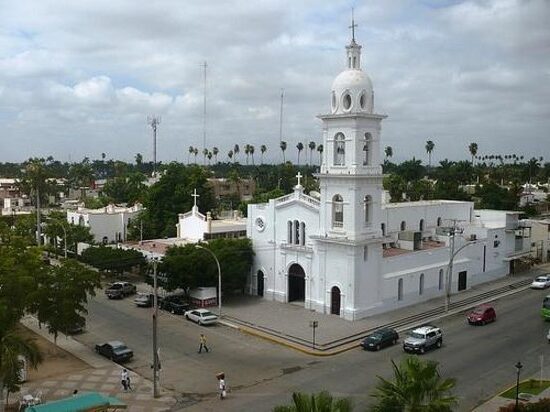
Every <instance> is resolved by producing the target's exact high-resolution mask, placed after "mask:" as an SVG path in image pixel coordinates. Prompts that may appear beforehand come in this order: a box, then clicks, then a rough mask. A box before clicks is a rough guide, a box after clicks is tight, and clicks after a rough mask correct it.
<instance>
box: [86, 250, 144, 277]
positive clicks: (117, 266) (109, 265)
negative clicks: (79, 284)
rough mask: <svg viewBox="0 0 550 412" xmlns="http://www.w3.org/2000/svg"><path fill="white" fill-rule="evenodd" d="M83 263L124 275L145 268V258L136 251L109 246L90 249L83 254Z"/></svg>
mask: <svg viewBox="0 0 550 412" xmlns="http://www.w3.org/2000/svg"><path fill="white" fill-rule="evenodd" d="M81 259H82V261H83V262H85V263H87V264H89V265H91V266H93V267H95V268H97V269H99V270H107V271H112V272H116V273H119V274H123V273H124V271H130V270H132V268H134V267H139V268H144V267H145V265H146V261H145V257H144V256H143V254H141V252H138V251H137V250H134V249H120V248H112V247H108V246H98V247H89V248H87V249H86V250H84V252H82V255H81Z"/></svg>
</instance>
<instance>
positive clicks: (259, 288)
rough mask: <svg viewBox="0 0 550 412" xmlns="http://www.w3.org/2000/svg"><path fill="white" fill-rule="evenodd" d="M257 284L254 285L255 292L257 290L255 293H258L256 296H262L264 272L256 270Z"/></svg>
mask: <svg viewBox="0 0 550 412" xmlns="http://www.w3.org/2000/svg"><path fill="white" fill-rule="evenodd" d="M256 280H257V282H258V283H257V284H256V288H257V289H256V290H257V293H258V296H263V295H264V272H262V271H261V270H258V274H257V279H256Z"/></svg>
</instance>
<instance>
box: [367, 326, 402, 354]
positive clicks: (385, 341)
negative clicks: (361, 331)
mask: <svg viewBox="0 0 550 412" xmlns="http://www.w3.org/2000/svg"><path fill="white" fill-rule="evenodd" d="M398 340H399V334H398V333H397V332H396V330H395V329H392V328H383V329H378V330H376V331H374V332H373V333H371V334H370V335H368V336H367V337H365V339H363V341H362V342H361V343H360V345H361V346H362V347H363V349H365V350H380V349H381V348H385V347H386V346H391V345H395V344H396V343H397V341H398Z"/></svg>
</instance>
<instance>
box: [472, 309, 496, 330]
mask: <svg viewBox="0 0 550 412" xmlns="http://www.w3.org/2000/svg"><path fill="white" fill-rule="evenodd" d="M466 319H468V323H469V324H470V325H485V324H486V323H489V322H494V321H495V320H497V313H496V311H495V308H493V307H492V306H491V305H481V306H478V307H477V308H475V309H474V310H473V311H471V312H470V313H468V316H466Z"/></svg>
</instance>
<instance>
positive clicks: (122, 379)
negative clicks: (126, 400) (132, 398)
mask: <svg viewBox="0 0 550 412" xmlns="http://www.w3.org/2000/svg"><path fill="white" fill-rule="evenodd" d="M128 379H129V377H128V371H127V370H126V369H122V372H121V373H120V383H121V384H122V389H123V390H124V392H126V391H127V390H128Z"/></svg>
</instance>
